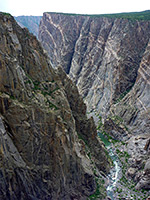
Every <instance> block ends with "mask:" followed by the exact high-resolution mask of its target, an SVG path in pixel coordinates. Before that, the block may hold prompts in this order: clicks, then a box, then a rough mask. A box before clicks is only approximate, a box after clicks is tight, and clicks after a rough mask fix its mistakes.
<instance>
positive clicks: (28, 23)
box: [15, 16, 42, 38]
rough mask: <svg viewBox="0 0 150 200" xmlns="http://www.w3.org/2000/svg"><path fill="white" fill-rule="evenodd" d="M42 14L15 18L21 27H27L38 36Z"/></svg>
mask: <svg viewBox="0 0 150 200" xmlns="http://www.w3.org/2000/svg"><path fill="white" fill-rule="evenodd" d="M41 18H42V16H18V17H15V20H16V21H17V23H18V24H19V25H20V26H21V27H22V28H25V27H26V28H28V29H29V31H30V33H33V34H34V35H35V36H36V37H37V38H38V33H39V24H40V20H41Z"/></svg>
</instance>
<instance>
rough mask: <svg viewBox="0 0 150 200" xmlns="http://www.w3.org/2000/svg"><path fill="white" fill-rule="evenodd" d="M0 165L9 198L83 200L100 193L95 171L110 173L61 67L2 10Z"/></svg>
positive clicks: (1, 188)
mask: <svg viewBox="0 0 150 200" xmlns="http://www.w3.org/2000/svg"><path fill="white" fill-rule="evenodd" d="M81 23H82V20H81ZM48 34H49V33H48ZM56 37H57V36H56ZM58 59H59V56H58ZM87 153H88V155H87ZM0 160H1V162H0V177H1V178H0V199H4V200H6V199H13V200H15V199H16V200H18V199H22V200H24V199H29V200H33V199H34V200H35V199H39V200H41V199H43V200H46V199H47V200H51V199H52V200H53V199H54V200H56V199H63V200H64V199H65V200H67V199H68V200H70V199H86V198H87V197H88V196H90V195H91V194H93V193H94V192H95V191H96V187H97V184H96V182H95V177H94V173H95V172H96V171H103V172H104V173H106V172H108V170H109V162H108V160H107V157H106V154H105V149H104V147H103V145H102V144H101V142H100V141H99V140H98V138H97V136H96V128H95V125H94V122H93V119H92V118H91V119H87V117H86V106H85V104H84V103H83V100H82V98H81V97H80V95H79V93H78V90H77V88H76V86H75V85H74V84H73V83H72V81H71V80H70V79H69V78H68V77H67V75H66V74H65V73H64V71H63V69H62V68H61V67H60V68H58V70H56V71H54V69H53V68H52V67H51V64H50V61H49V59H48V58H47V55H46V54H45V53H44V51H43V49H42V47H41V45H40V43H39V42H38V41H37V39H36V37H35V36H33V35H32V34H30V33H29V32H28V31H27V29H22V28H20V27H19V26H18V24H17V23H16V22H15V20H14V19H13V17H12V16H10V15H8V14H3V13H0ZM93 170H95V171H93ZM100 187H101V186H100ZM103 198H104V194H101V199H103Z"/></svg>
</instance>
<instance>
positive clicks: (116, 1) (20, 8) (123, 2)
mask: <svg viewBox="0 0 150 200" xmlns="http://www.w3.org/2000/svg"><path fill="white" fill-rule="evenodd" d="M144 10H150V0H142V1H138V0H74V1H71V0H0V11H2V12H8V13H10V14H12V15H13V16H19V15H35V16H42V15H43V12H63V13H77V14H107V13H121V12H136V11H144Z"/></svg>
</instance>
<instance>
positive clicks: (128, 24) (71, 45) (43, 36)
mask: <svg viewBox="0 0 150 200" xmlns="http://www.w3.org/2000/svg"><path fill="white" fill-rule="evenodd" d="M149 30H150V22H149V21H137V20H134V21H131V20H128V19H117V18H116V19H115V18H106V17H98V16H97V17H94V16H84V15H69V14H68V15H67V14H56V13H44V15H43V18H42V20H41V23H40V28H39V39H40V41H41V43H42V45H43V47H44V48H45V49H46V50H47V52H48V55H49V57H50V60H51V62H52V65H53V67H56V66H58V65H61V66H62V67H63V68H64V70H65V71H66V72H67V73H68V74H69V76H70V78H71V79H72V80H73V81H74V82H75V83H76V85H77V87H78V89H79V92H80V94H81V95H82V96H83V97H84V100H85V102H86V104H87V109H88V112H93V111H96V112H97V113H100V114H101V116H103V117H105V116H107V115H108V112H109V110H110V107H111V105H112V104H113V103H116V102H117V101H118V100H119V99H120V98H122V96H124V95H125V94H126V93H128V92H129V90H130V89H131V88H132V87H133V85H134V83H135V81H136V78H137V72H138V69H139V66H140V62H141V59H142V57H143V53H144V51H145V49H146V47H147V44H148V41H149V38H150V31H149Z"/></svg>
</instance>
